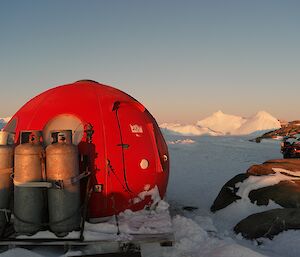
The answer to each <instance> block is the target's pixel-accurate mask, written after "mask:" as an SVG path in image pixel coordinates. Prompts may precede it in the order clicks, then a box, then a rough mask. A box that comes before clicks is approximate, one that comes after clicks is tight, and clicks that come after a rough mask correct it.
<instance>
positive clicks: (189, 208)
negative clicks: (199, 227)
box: [182, 206, 198, 212]
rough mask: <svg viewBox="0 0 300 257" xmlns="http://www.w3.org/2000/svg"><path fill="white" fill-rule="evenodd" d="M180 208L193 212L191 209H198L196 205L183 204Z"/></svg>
mask: <svg viewBox="0 0 300 257" xmlns="http://www.w3.org/2000/svg"><path fill="white" fill-rule="evenodd" d="M182 210H184V211H190V212H193V211H196V210H198V207H196V206H183V207H182Z"/></svg>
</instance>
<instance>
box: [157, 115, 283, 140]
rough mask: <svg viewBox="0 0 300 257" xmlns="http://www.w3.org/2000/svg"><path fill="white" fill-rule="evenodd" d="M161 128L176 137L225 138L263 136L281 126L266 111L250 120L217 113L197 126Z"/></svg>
mask: <svg viewBox="0 0 300 257" xmlns="http://www.w3.org/2000/svg"><path fill="white" fill-rule="evenodd" d="M160 127H161V128H162V129H163V131H165V132H167V133H169V134H174V135H185V136H191V135H194V136H199V135H210V136H224V135H249V134H253V133H255V132H258V131H259V133H260V134H262V131H268V130H273V129H278V128H280V127H281V125H280V122H279V121H278V120H277V119H276V118H274V117H273V116H272V115H271V114H269V113H267V112H265V111H260V112H258V113H256V114H255V115H253V116H251V117H249V118H243V117H240V116H236V115H230V114H225V113H223V112H222V111H217V112H215V113H213V114H212V115H211V116H209V117H207V118H205V119H203V120H200V121H198V122H197V123H196V124H191V125H188V124H185V125H182V124H179V123H163V124H161V125H160Z"/></svg>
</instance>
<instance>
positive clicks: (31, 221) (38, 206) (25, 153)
mask: <svg viewBox="0 0 300 257" xmlns="http://www.w3.org/2000/svg"><path fill="white" fill-rule="evenodd" d="M43 156H44V149H43V146H42V145H41V132H40V131H22V132H21V134H20V144H19V145H18V146H17V147H16V148H15V170H14V228H15V231H16V232H17V233H19V234H26V235H31V234H34V233H36V232H37V231H39V230H40V229H41V228H42V223H43V222H44V221H45V218H44V217H45V213H44V212H45V189H44V188H42V187H38V186H37V187H33V186H32V185H31V184H34V183H36V185H38V183H37V182H42V181H43V172H44V171H43V170H44V168H43V167H44V161H43ZM31 182H34V183H31ZM30 183H31V184H30Z"/></svg>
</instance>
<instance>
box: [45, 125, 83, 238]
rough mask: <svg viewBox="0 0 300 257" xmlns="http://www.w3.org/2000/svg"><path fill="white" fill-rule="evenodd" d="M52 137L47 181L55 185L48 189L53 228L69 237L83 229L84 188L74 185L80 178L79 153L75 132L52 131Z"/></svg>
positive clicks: (47, 150)
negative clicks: (82, 198) (73, 142)
mask: <svg viewBox="0 0 300 257" xmlns="http://www.w3.org/2000/svg"><path fill="white" fill-rule="evenodd" d="M51 137H52V139H53V142H52V144H50V145H48V146H47V148H46V171H47V181H48V182H50V183H52V184H53V185H54V186H53V187H52V188H49V189H48V210H49V226H50V230H51V231H52V232H54V233H55V234H56V235H57V236H65V235H67V233H68V232H71V231H73V230H76V229H78V228H79V227H80V218H81V210H80V185H79V183H78V182H75V183H73V182H74V178H76V177H78V176H79V163H78V162H79V161H78V149H77V146H75V145H73V144H72V131H71V130H58V131H52V132H51Z"/></svg>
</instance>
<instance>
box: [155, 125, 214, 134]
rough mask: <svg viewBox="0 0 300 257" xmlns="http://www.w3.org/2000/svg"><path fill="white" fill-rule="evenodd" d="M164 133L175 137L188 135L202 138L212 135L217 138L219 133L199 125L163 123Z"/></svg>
mask: <svg viewBox="0 0 300 257" xmlns="http://www.w3.org/2000/svg"><path fill="white" fill-rule="evenodd" d="M160 128H162V130H163V131H166V132H169V133H171V134H174V135H186V136H189V135H191V136H193V135H195V136H200V135H211V136H217V135H219V133H217V132H215V131H213V130H211V129H209V128H202V127H200V126H197V125H182V124H179V123H163V124H161V125H160Z"/></svg>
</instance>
